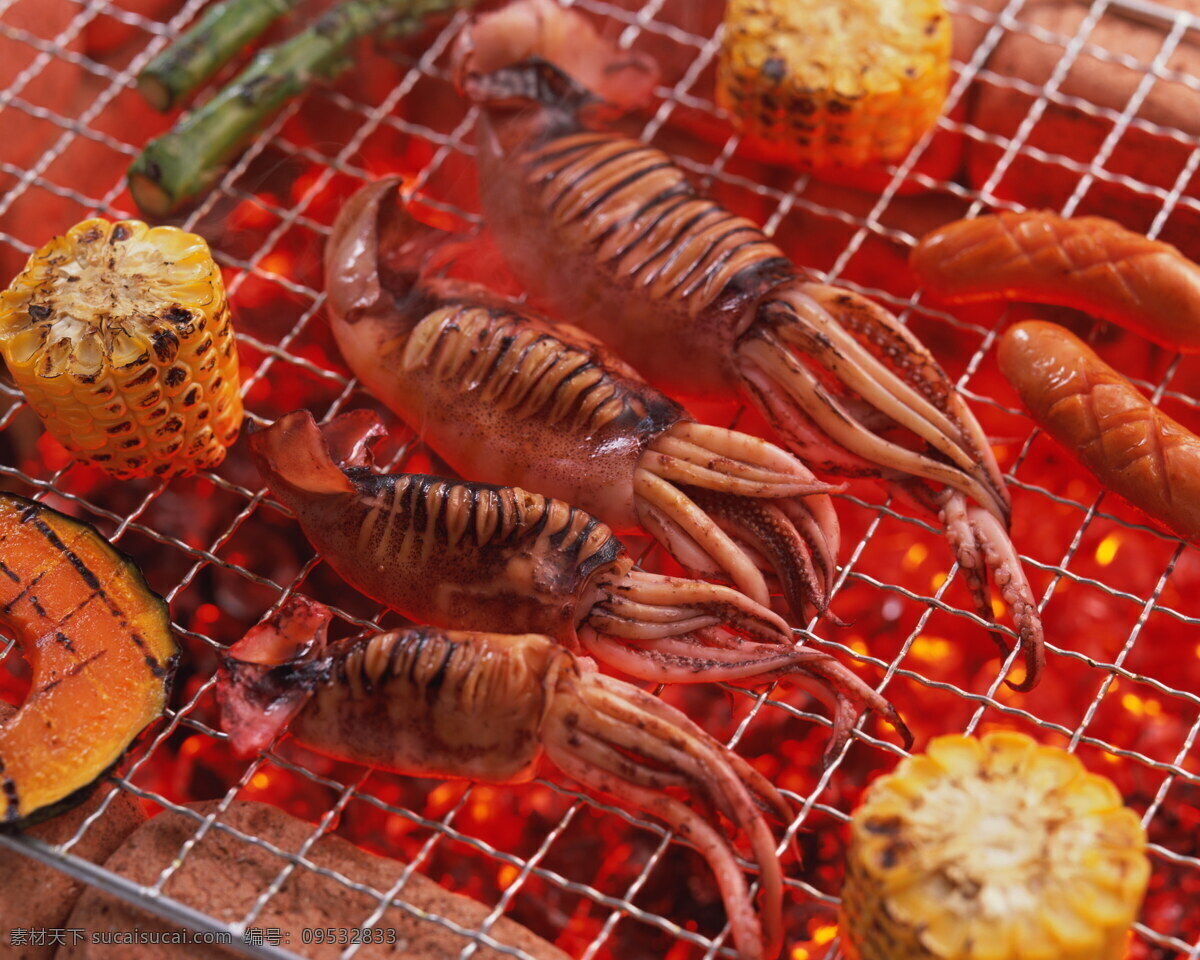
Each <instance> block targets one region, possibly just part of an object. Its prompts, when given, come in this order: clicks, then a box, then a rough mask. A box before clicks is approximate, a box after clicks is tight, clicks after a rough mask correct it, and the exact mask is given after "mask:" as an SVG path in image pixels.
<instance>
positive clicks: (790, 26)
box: [480, 0, 950, 170]
mask: <svg viewBox="0 0 1200 960" xmlns="http://www.w3.org/2000/svg"><path fill="white" fill-rule="evenodd" d="M515 60H516V58H513V60H510V61H509V62H510V63H511V62H514V61H515ZM567 69H568V70H570V72H571V73H572V75H573V76H575V78H576V79H577V80H578V81H579V82H580V83H581V84H582V85H583V86H585V87H587V88H588V89H592V90H595V89H596V88H595V87H593V86H591V85H590V84H589V83H588V81H587V79H586V78H585V77H583V76H580V75H579V74H578V73H576V72H575V71H574V70H573V69H571V68H570V66H568V67H567ZM480 72H483V71H480ZM949 86H950V17H949V15H948V14H947V13H946V10H945V8H944V7H943V6H942V3H941V0H919V2H912V0H839V2H838V3H834V4H831V3H826V2H823V0H729V2H728V3H727V4H726V5H725V32H724V34H723V36H722V39H721V53H720V57H719V59H718V62H717V102H718V103H719V104H720V105H721V106H723V107H724V108H725V109H727V110H728V111H729V112H730V115H731V116H732V118H733V122H734V125H735V126H736V127H737V128H738V130H739V131H740V132H741V134H742V136H743V138H744V141H746V142H748V144H749V145H750V146H751V147H752V148H753V149H754V150H755V151H756V152H760V153H762V154H764V155H765V156H767V157H770V158H771V159H774V160H777V161H784V162H787V163H790V164H795V165H799V166H801V167H802V168H806V169H815V170H823V169H825V168H829V167H861V166H863V165H864V164H877V163H880V162H885V161H898V160H901V159H903V157H904V155H905V154H906V153H907V152H908V151H909V150H910V149H911V148H912V146H913V145H914V144H915V143H916V142H917V141H918V140H920V139H921V137H922V136H924V135H925V133H926V132H928V131H929V130H930V129H931V128H932V127H933V125H934V123H935V122H936V121H937V118H938V116H939V115H940V114H941V112H942V105H943V103H944V101H945V99H946V93H947V91H948V89H949Z"/></svg>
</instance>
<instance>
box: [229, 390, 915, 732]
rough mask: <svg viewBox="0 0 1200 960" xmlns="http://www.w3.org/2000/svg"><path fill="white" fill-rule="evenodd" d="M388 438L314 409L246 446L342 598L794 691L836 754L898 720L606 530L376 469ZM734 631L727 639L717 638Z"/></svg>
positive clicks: (644, 667)
mask: <svg viewBox="0 0 1200 960" xmlns="http://www.w3.org/2000/svg"><path fill="white" fill-rule="evenodd" d="M382 431H383V426H382V424H381V423H380V422H379V420H378V419H377V418H376V417H375V415H374V414H371V413H369V412H368V411H356V412H355V413H352V414H344V415H342V416H341V417H337V418H335V419H334V420H333V421H332V422H331V423H329V424H328V425H326V427H325V428H324V430H322V429H321V428H318V426H317V424H316V422H315V421H314V420H313V418H312V416H311V415H310V414H309V413H308V412H307V411H298V412H296V413H291V414H288V415H287V416H286V417H284V418H282V419H281V420H278V421H276V423H275V424H273V425H272V426H271V427H269V428H267V429H266V430H262V431H260V432H258V433H256V434H254V435H253V436H252V437H251V438H250V449H251V453H252V455H253V457H254V459H255V461H256V462H257V464H258V468H259V471H260V472H261V474H262V476H263V479H264V480H265V481H266V482H267V485H268V486H269V487H270V489H271V492H272V493H273V494H274V495H275V496H276V497H277V498H278V499H279V500H280V501H281V502H282V503H283V504H284V505H286V506H287V507H289V508H290V509H291V510H292V511H294V512H295V514H296V517H297V519H298V520H299V521H300V526H301V528H302V529H303V530H304V533H305V535H306V536H307V537H308V539H309V540H310V541H311V542H312V544H313V545H314V546H315V547H316V548H317V549H318V550H319V551H320V553H321V554H322V556H323V557H324V558H325V559H326V560H327V561H328V562H329V564H330V565H331V566H332V567H333V568H334V569H335V570H337V572H338V573H339V574H341V576H342V577H343V578H344V579H345V580H346V581H347V582H348V583H350V584H352V585H353V586H355V587H357V588H358V589H359V590H361V591H362V592H363V593H365V594H366V595H367V596H369V597H373V598H374V599H376V600H378V601H379V602H380V603H384V604H386V605H387V606H389V607H391V608H392V609H394V610H397V611H399V612H400V613H403V614H405V615H406V616H408V617H410V618H411V619H413V620H416V621H421V622H428V623H433V624H436V625H437V626H441V627H446V628H450V629H465V630H487V629H491V628H495V627H497V626H501V625H502V626H503V627H504V628H505V629H506V630H511V631H513V632H518V633H526V632H528V633H541V634H547V635H549V636H552V637H554V638H555V639H556V640H558V641H560V642H561V643H563V644H564V645H566V646H567V647H568V648H570V649H572V650H576V649H580V650H584V651H586V652H587V653H589V654H591V655H592V656H594V657H596V659H598V660H600V661H602V662H605V663H608V664H610V665H611V666H613V667H615V668H617V669H619V670H622V671H624V672H625V673H627V674H629V675H630V676H634V677H638V678H639V679H644V680H652V681H654V682H659V683H697V682H704V681H719V680H723V681H729V682H733V683H740V684H745V685H758V684H763V683H769V682H771V681H774V680H785V681H788V682H790V683H794V684H796V685H798V686H800V687H802V688H803V689H805V690H807V691H808V692H810V693H812V694H813V695H814V696H817V697H818V698H820V699H822V700H823V701H824V702H826V703H828V704H829V705H830V707H831V710H832V713H833V726H834V732H833V736H832V738H831V742H830V744H829V746H828V748H827V750H828V751H829V752H830V753H832V752H833V751H835V750H837V749H840V747H841V746H842V745H843V744H844V743H845V740H846V738H847V737H848V736H849V731H850V729H851V727H852V726H853V724H854V722H855V720H857V718H858V716H859V714H860V712H861V711H862V710H863V709H866V708H869V709H874V710H876V711H878V712H880V713H882V714H883V715H884V716H886V717H887V719H888V721H889V722H890V723H892V724H893V725H894V726H896V728H897V729H898V730H900V731H901V732H902V733H903V734H904V736H905V737H906V738H907V736H908V733H907V730H905V728H904V726H903V724H902V723H901V722H900V721H899V718H898V716H897V715H896V712H895V710H894V709H893V708H892V707H891V705H890V704H889V703H888V702H887V701H886V700H884V699H883V698H882V697H881V696H880V695H879V694H878V693H876V692H875V691H874V690H873V689H872V688H871V687H869V686H868V685H867V684H866V683H864V682H863V681H862V680H861V679H860V678H859V677H858V676H857V675H855V674H854V673H852V672H851V671H850V670H848V669H847V668H846V667H844V666H843V665H841V664H840V663H838V661H837V660H835V659H834V658H833V657H831V656H829V655H828V654H824V653H820V652H818V651H815V650H807V649H798V648H796V647H794V646H793V645H792V637H791V631H790V630H789V629H788V627H787V624H786V623H784V621H783V620H782V619H781V618H780V617H779V616H778V615H776V614H775V613H773V612H772V611H771V610H769V609H768V608H766V607H764V606H762V605H761V604H758V603H755V602H754V601H753V600H751V599H749V598H748V597H746V596H744V595H742V594H741V593H739V592H738V591H736V590H733V589H731V588H730V587H727V586H724V585H721V584H714V583H705V582H703V581H698V580H686V579H682V578H679V577H669V576H662V575H659V574H652V573H648V572H646V571H644V570H641V569H639V568H638V567H636V566H634V563H633V560H632V559H631V558H630V557H629V555H628V554H627V552H626V551H625V548H624V547H623V546H622V545H621V542H620V541H619V540H618V539H617V538H616V537H615V536H614V535H613V533H612V531H611V530H610V529H609V528H608V527H606V526H605V525H604V524H603V523H601V522H600V521H599V520H597V519H595V518H594V517H592V516H590V515H588V514H587V513H585V512H583V511H582V510H579V509H577V508H575V507H573V506H570V505H568V504H566V503H564V502H563V501H561V500H553V499H550V498H548V497H543V496H540V495H538V494H533V493H529V492H527V491H525V490H522V489H520V488H518V487H499V486H492V485H489V484H481V483H466V482H463V481H460V480H447V479H442V478H440V477H431V476H424V475H418V474H390V475H385V474H379V473H376V472H374V471H373V470H372V469H370V466H369V463H370V460H369V451H368V445H369V443H370V442H371V440H372V439H373V438H374V437H375V436H377V435H378V434H379V433H381V432H382ZM725 626H728V627H731V628H732V629H733V630H735V631H737V632H732V631H731V630H725V629H717V628H721V627H725Z"/></svg>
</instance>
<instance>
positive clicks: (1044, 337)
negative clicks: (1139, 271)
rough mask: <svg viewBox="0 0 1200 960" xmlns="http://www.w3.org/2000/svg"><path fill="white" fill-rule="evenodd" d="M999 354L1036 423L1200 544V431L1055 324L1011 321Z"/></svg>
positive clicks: (1134, 501)
mask: <svg viewBox="0 0 1200 960" xmlns="http://www.w3.org/2000/svg"><path fill="white" fill-rule="evenodd" d="M999 360H1000V369H1001V371H1003V373H1004V376H1005V377H1007V378H1008V381H1009V383H1011V384H1012V385H1013V386H1014V387H1015V388H1016V390H1017V392H1018V393H1019V394H1020V395H1021V400H1022V401H1023V402H1024V403H1025V406H1026V407H1028V408H1029V412H1030V413H1032V414H1033V418H1034V419H1035V420H1036V421H1037V422H1038V424H1039V426H1041V427H1042V428H1043V429H1045V430H1046V432H1047V433H1049V434H1050V435H1051V436H1052V437H1054V439H1055V440H1057V441H1058V442H1059V443H1061V444H1062V445H1063V446H1065V447H1067V449H1069V450H1072V451H1074V453H1075V454H1076V456H1078V457H1079V459H1080V460H1081V461H1082V462H1083V464H1084V466H1086V467H1087V468H1088V469H1089V470H1091V471H1092V473H1094V474H1095V475H1096V478H1097V479H1098V480H1100V482H1101V483H1103V484H1104V485H1105V486H1106V487H1108V488H1109V489H1111V490H1113V491H1114V492H1116V493H1118V494H1120V495H1121V496H1122V497H1124V498H1125V499H1126V500H1128V501H1129V502H1130V503H1132V504H1133V505H1134V506H1135V507H1137V508H1138V509H1140V510H1142V511H1143V512H1144V513H1146V514H1147V515H1148V516H1150V517H1152V518H1153V519H1154V520H1157V521H1158V522H1159V523H1160V524H1162V525H1163V526H1165V527H1166V528H1167V529H1169V530H1171V531H1173V532H1174V533H1176V534H1178V535H1179V536H1180V537H1182V538H1183V539H1185V540H1188V541H1191V542H1192V543H1200V437H1197V436H1196V435H1195V434H1194V433H1192V432H1191V431H1190V430H1187V429H1186V428H1185V427H1183V426H1182V425H1181V424H1179V423H1177V422H1176V421H1174V420H1172V419H1171V418H1170V417H1168V416H1167V415H1166V414H1165V413H1163V412H1162V411H1161V410H1159V409H1158V407H1156V406H1154V404H1152V403H1151V402H1150V401H1149V400H1147V399H1146V397H1145V396H1143V395H1142V394H1141V393H1140V392H1139V391H1138V390H1137V389H1136V388H1135V387H1134V385H1133V384H1132V383H1130V382H1129V381H1128V380H1126V379H1125V378H1124V377H1123V376H1121V374H1119V373H1118V372H1117V371H1116V370H1114V369H1113V368H1112V367H1110V366H1109V365H1108V364H1107V363H1105V362H1104V361H1103V360H1101V359H1100V358H1099V357H1098V356H1096V354H1095V353H1094V352H1093V351H1092V350H1091V348H1090V347H1088V346H1087V344H1085V343H1084V342H1083V341H1082V340H1080V339H1079V338H1078V337H1076V336H1075V335H1074V334H1072V333H1070V332H1069V331H1067V330H1065V329H1063V328H1062V327H1060V326H1058V325H1057V324H1053V323H1045V322H1043V321H1040V320H1030V321H1027V322H1025V323H1019V324H1017V325H1016V326H1014V327H1012V328H1010V329H1009V331H1008V332H1007V333H1006V334H1005V335H1004V337H1003V339H1001V341H1000V351H999Z"/></svg>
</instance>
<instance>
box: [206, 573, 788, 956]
mask: <svg viewBox="0 0 1200 960" xmlns="http://www.w3.org/2000/svg"><path fill="white" fill-rule="evenodd" d="M329 620H330V614H329V611H328V610H326V609H325V608H324V607H322V606H320V605H318V604H315V603H313V602H311V601H308V600H304V599H302V598H300V597H293V598H292V599H291V600H290V601H289V603H288V605H287V606H285V607H284V608H283V609H282V610H280V611H279V612H278V613H275V614H274V615H272V616H271V617H270V618H268V619H267V620H266V621H265V622H263V623H261V624H259V625H258V626H257V627H255V628H254V629H253V630H251V631H250V632H249V633H248V634H247V635H246V636H245V638H244V639H242V640H241V641H239V642H238V643H236V644H234V646H233V647H231V648H230V649H229V652H228V653H227V654H225V655H224V656H222V658H221V663H220V667H219V668H218V687H217V692H218V698H219V700H220V703H221V708H222V710H221V715H222V724H223V726H224V728H225V730H226V731H227V732H228V733H229V735H230V739H231V742H232V744H233V746H234V748H235V749H238V750H240V751H249V750H257V749H262V748H263V747H265V746H266V745H267V744H268V743H269V742H270V741H271V740H272V739H273V737H274V736H275V735H276V734H277V733H278V732H279V731H280V730H281V729H282V728H283V727H284V726H285V724H289V722H290V725H289V727H288V729H289V731H290V733H291V734H292V735H293V736H294V737H295V738H296V739H297V740H298V741H300V742H301V743H303V744H304V745H305V746H307V747H310V748H311V749H313V750H316V751H317V752H319V753H323V754H327V755H329V756H333V757H337V758H340V759H346V760H352V761H355V762H358V763H365V764H372V765H375V766H379V767H383V768H385V769H388V770H395V771H398V772H400V773H405V774H411V775H415V776H423V777H451V778H459V779H468V780H479V781H483V782H486V783H497V784H506V783H523V782H526V781H528V780H531V779H532V778H533V777H534V776H535V775H536V772H537V770H538V766H539V764H540V761H541V759H542V758H543V757H545V758H546V759H547V760H549V761H550V762H551V763H553V764H554V766H556V767H558V768H559V769H560V770H562V771H563V772H564V773H566V774H567V775H568V776H570V777H572V778H573V779H575V780H577V781H579V783H581V784H582V785H583V786H584V787H585V788H586V789H587V790H588V791H589V792H591V793H595V794H600V795H605V796H609V797H613V798H615V799H616V800H618V801H619V802H621V803H625V804H628V805H629V806H631V807H633V808H635V809H637V810H641V811H644V812H645V813H648V814H650V815H652V816H654V817H656V818H657V819H659V820H661V821H663V822H664V823H666V824H667V825H669V826H670V827H671V828H672V829H673V830H675V831H677V832H678V833H679V834H680V835H681V836H683V837H686V838H687V839H688V840H689V841H691V842H692V843H693V844H695V846H696V848H697V849H698V850H699V851H700V852H701V854H703V856H704V857H705V858H706V859H707V860H708V862H709V864H710V865H711V866H712V868H713V872H714V873H715V875H716V878H717V882H718V885H719V887H720V890H721V894H722V897H723V899H724V902H725V907H726V911H727V913H728V916H729V921H730V926H731V928H732V933H733V940H734V943H735V944H736V945H737V949H738V953H739V954H740V955H741V956H742V957H744V958H747V960H750V958H771V957H775V956H776V955H777V954H778V953H779V949H780V946H781V943H782V936H783V930H782V890H783V873H782V869H781V866H780V862H779V857H778V854H777V853H776V847H775V841H774V838H773V837H772V834H771V830H770V828H769V827H768V825H767V822H766V820H765V818H764V816H763V811H764V810H765V811H767V812H770V813H772V814H773V815H775V816H776V817H778V818H779V819H781V820H782V822H785V823H786V822H788V821H789V820H790V819H791V815H790V811H789V809H788V806H787V803H786V802H785V801H784V799H783V797H782V796H781V795H780V794H779V792H778V791H777V790H776V789H775V787H774V786H772V785H771V783H770V782H769V781H767V780H766V779H765V778H764V777H763V776H762V775H761V774H759V773H757V772H756V771H755V770H754V769H753V768H752V767H751V766H750V765H749V764H748V763H746V762H745V761H744V760H743V759H742V758H741V757H739V756H738V755H737V754H735V753H733V752H732V751H730V750H728V749H727V748H725V747H723V746H722V745H721V744H719V743H717V742H716V741H715V740H713V739H712V737H710V736H709V735H708V734H706V733H705V732H704V731H703V730H701V729H700V728H699V727H697V726H696V725H695V724H694V723H692V722H691V721H690V720H689V719H688V718H687V717H686V716H684V715H683V714H682V713H680V712H679V711H677V710H675V709H674V708H673V707H671V706H669V705H668V704H665V703H663V702H662V701H661V700H658V699H657V698H656V697H653V696H651V695H650V694H648V693H645V692H644V691H642V690H639V689H638V688H637V687H634V686H631V685H629V684H627V683H623V682H621V681H620V680H616V679H613V678H611V677H606V676H604V675H602V674H600V673H598V672H596V670H595V669H594V667H592V666H590V665H589V663H588V662H587V661H586V660H581V659H580V658H578V657H576V656H575V655H573V654H571V653H570V652H568V651H567V650H564V649H563V648H562V647H561V646H560V645H559V644H557V643H556V642H555V641H554V640H552V639H551V638H550V637H546V636H540V635H537V634H522V635H504V634H496V633H474V632H466V631H454V630H442V629H438V628H434V627H411V628H408V629H404V630H397V631H392V632H389V633H381V634H376V635H374V636H370V637H360V638H353V639H349V640H343V641H341V642H339V643H335V644H332V645H329V646H327V645H326V639H325V635H326V631H327V628H328V625H329ZM673 789H677V790H682V791H684V792H685V793H686V795H687V796H688V797H689V798H690V799H692V800H694V801H695V802H696V803H697V805H699V806H701V807H702V809H704V811H705V813H699V812H697V811H695V810H693V809H692V808H691V807H690V806H689V805H688V804H687V803H685V802H683V801H681V800H680V799H677V798H676V796H675V795H673V794H672V793H669V792H668V790H673ZM718 814H719V815H720V816H721V817H724V818H725V820H726V821H727V822H728V824H730V825H731V826H732V828H733V831H734V832H735V834H741V835H742V836H744V837H745V839H746V840H747V842H748V848H749V850H750V854H751V858H752V860H753V862H754V864H755V866H756V867H757V869H758V871H759V879H760V883H761V890H760V895H759V898H760V912H756V910H755V907H754V902H753V900H752V898H751V896H750V892H749V889H748V887H747V885H746V878H745V875H744V874H743V872H742V869H741V867H740V866H739V865H738V864H737V861H736V860H735V852H734V847H733V844H732V842H731V839H730V838H729V836H728V835H727V830H728V829H729V828H728V827H726V826H725V825H724V824H722V823H721V821H720V820H719V819H718Z"/></svg>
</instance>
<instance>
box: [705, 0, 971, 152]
mask: <svg viewBox="0 0 1200 960" xmlns="http://www.w3.org/2000/svg"><path fill="white" fill-rule="evenodd" d="M717 70H718V73H717V101H718V103H720V104H721V106H723V107H725V109H727V110H728V111H729V112H730V113H731V114H732V116H733V120H734V123H735V124H736V125H737V127H738V129H739V130H740V131H741V133H742V136H743V139H744V140H745V141H747V142H748V143H749V144H750V145H751V146H752V147H755V148H757V151H756V152H759V153H763V154H766V155H767V156H768V157H770V158H771V159H773V160H776V161H778V162H781V163H788V164H792V165H794V166H799V167H802V168H805V169H814V170H821V169H828V168H831V167H851V168H855V167H861V166H863V165H865V164H871V163H878V162H881V161H895V160H899V159H900V158H902V157H903V156H904V154H905V153H907V152H908V150H909V148H910V147H912V145H913V144H914V143H916V142H917V140H919V139H920V138H921V136H922V135H923V134H924V133H925V132H926V131H927V130H929V129H930V128H931V127H932V126H933V124H934V122H935V121H936V120H937V118H938V115H939V114H940V113H941V111H942V106H943V103H944V102H945V99H946V92H947V90H948V88H949V84H950V18H949V16H947V14H946V11H945V9H944V8H943V7H942V2H941V0H834V2H825V0H728V3H727V4H726V7H725V33H724V37H723V40H722V47H721V55H720V59H719V62H718V67H717Z"/></svg>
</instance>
